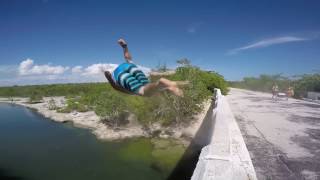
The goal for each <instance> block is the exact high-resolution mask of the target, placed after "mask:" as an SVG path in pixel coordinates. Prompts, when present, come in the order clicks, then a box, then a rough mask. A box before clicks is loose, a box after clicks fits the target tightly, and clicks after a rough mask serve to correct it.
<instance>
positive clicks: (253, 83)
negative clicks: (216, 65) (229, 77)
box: [229, 74, 320, 98]
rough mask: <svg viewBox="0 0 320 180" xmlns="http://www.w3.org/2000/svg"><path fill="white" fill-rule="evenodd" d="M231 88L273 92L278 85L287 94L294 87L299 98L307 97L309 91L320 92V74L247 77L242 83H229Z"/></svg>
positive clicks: (295, 94)
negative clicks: (288, 89)
mask: <svg viewBox="0 0 320 180" xmlns="http://www.w3.org/2000/svg"><path fill="white" fill-rule="evenodd" d="M229 84H230V86H231V87H235V88H243V89H249V90H254V91H263V92H271V91H272V86H273V84H277V85H278V87H279V90H280V91H282V92H286V90H287V88H288V87H289V86H291V87H293V89H294V91H295V93H294V96H295V97H297V98H301V97H305V96H306V94H307V92H308V91H317V92H320V74H305V75H302V76H294V78H291V79H290V78H288V77H284V76H281V75H280V74H277V75H260V76H259V77H257V78H255V77H245V78H243V80H242V81H234V82H229Z"/></svg>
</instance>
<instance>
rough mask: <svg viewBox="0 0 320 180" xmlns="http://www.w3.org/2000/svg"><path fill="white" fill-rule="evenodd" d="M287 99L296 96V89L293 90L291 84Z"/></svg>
mask: <svg viewBox="0 0 320 180" xmlns="http://www.w3.org/2000/svg"><path fill="white" fill-rule="evenodd" d="M286 94H287V100H288V99H289V98H291V97H293V96H294V90H293V87H291V86H289V87H288V89H287V93H286Z"/></svg>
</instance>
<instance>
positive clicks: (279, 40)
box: [228, 36, 309, 54]
mask: <svg viewBox="0 0 320 180" xmlns="http://www.w3.org/2000/svg"><path fill="white" fill-rule="evenodd" d="M307 40H309V39H306V38H300V37H294V36H283V37H277V38H270V39H264V40H261V41H258V42H255V43H252V44H249V45H247V46H243V47H240V48H236V49H232V50H230V51H229V52H228V54H236V53H238V52H240V51H244V50H248V49H254V48H263V47H268V46H272V45H276V44H284V43H290V42H298V41H307Z"/></svg>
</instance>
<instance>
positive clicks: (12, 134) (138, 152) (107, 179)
mask: <svg viewBox="0 0 320 180" xmlns="http://www.w3.org/2000/svg"><path fill="white" fill-rule="evenodd" d="M154 141H155V140H150V139H131V140H125V141H120V142H104V141H100V140H97V139H96V138H95V136H94V135H92V134H91V133H90V132H89V131H88V130H85V129H80V128H74V127H73V126H72V125H68V124H61V123H55V122H53V121H51V120H49V119H46V118H44V117H43V116H41V115H39V114H38V113H35V112H33V111H32V110H29V109H27V108H25V107H21V106H15V105H10V104H4V103H0V142H1V145H0V179H1V180H2V179H27V180H53V179H54V180H82V179H83V180H89V179H92V180H98V179H104V180H113V179H116V180H127V179H130V180H135V179H136V180H150V179H152V180H162V179H166V177H167V176H168V175H169V173H170V171H171V170H172V169H173V168H174V166H175V163H176V162H177V161H178V160H179V158H180V157H181V155H182V154H183V150H184V149H183V147H182V146H181V145H178V144H174V143H173V144H174V145H172V142H168V141H167V140H156V144H158V145H157V146H159V147H160V148H155V145H154ZM152 142H153V143H152ZM158 142H159V143H158ZM163 145H165V146H170V149H165V148H164V147H163ZM161 146H162V147H161ZM164 157H165V158H164Z"/></svg>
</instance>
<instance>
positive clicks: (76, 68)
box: [71, 66, 82, 73]
mask: <svg viewBox="0 0 320 180" xmlns="http://www.w3.org/2000/svg"><path fill="white" fill-rule="evenodd" d="M71 72H72V73H81V72H82V66H75V67H73V68H72V69H71Z"/></svg>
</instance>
